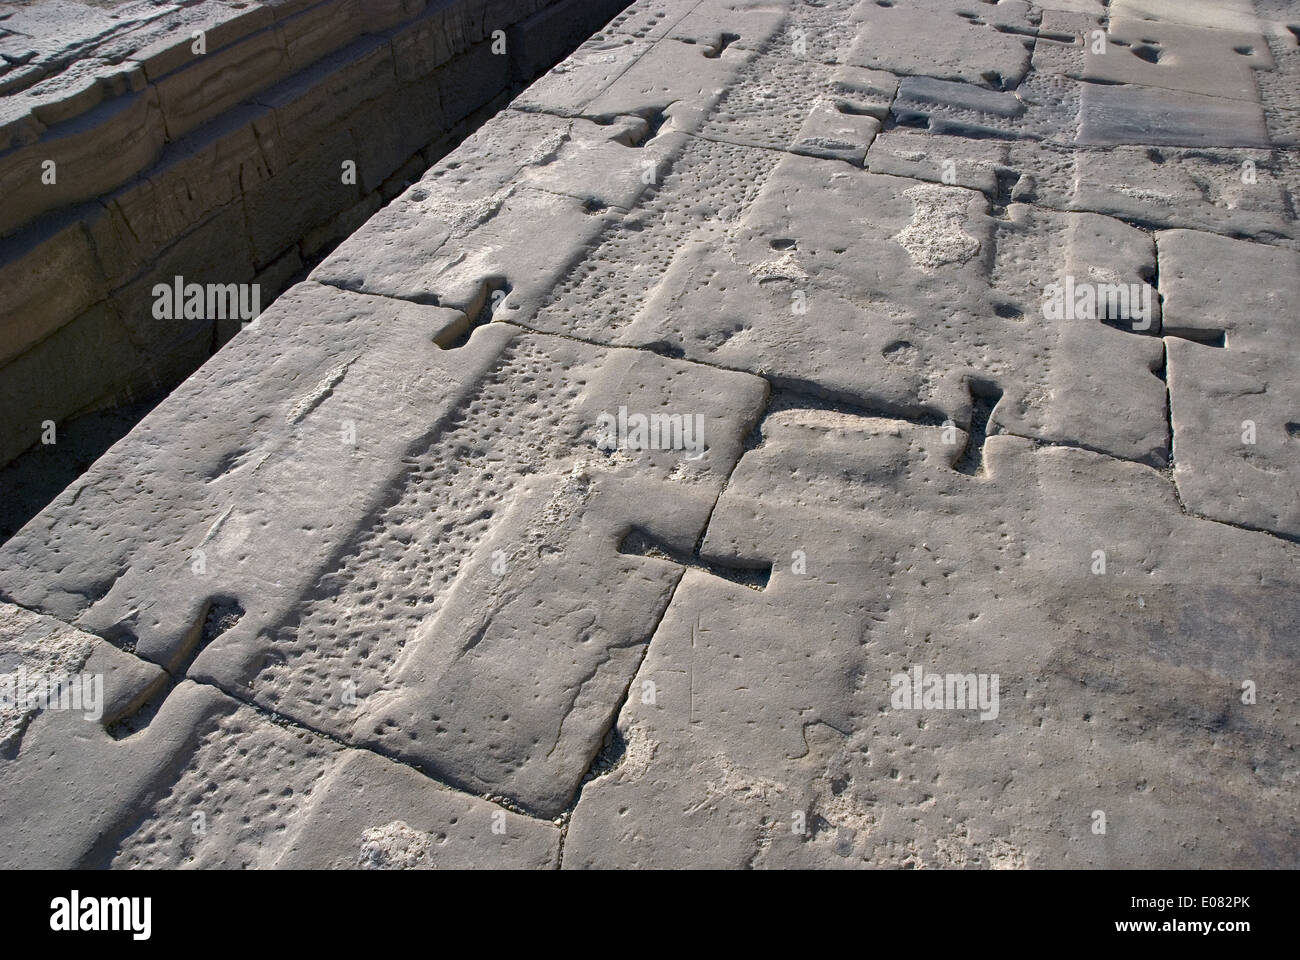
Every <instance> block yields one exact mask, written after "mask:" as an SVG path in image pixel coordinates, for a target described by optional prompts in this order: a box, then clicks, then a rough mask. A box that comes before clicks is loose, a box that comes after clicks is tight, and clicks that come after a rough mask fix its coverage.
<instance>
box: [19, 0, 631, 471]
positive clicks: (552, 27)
mask: <svg viewBox="0 0 1300 960" xmlns="http://www.w3.org/2000/svg"><path fill="white" fill-rule="evenodd" d="M622 5H624V3H623V0H602V2H601V3H597V4H592V3H585V4H575V3H572V2H570V3H566V4H563V5H561V4H558V3H553V2H551V0H530V2H528V3H505V2H492V0H448V2H445V3H439V4H434V5H432V6H426V4H425V3H424V2H423V0H382V2H368V3H366V4H364V5H363V4H359V3H357V2H356V0H318V2H312V3H307V2H299V0H294V2H288V3H285V2H269V3H252V4H246V3H236V4H230V3H223V2H219V0H203V2H201V3H197V4H189V5H188V6H186V7H183V8H182V7H175V6H171V5H165V4H154V3H146V2H140V3H127V4H121V3H118V4H116V5H114V6H112V9H111V12H105V11H103V10H101V9H99V7H98V6H89V7H88V6H85V5H83V4H79V3H72V2H62V0H37V2H34V3H32V4H24V5H23V6H22V7H20V8H16V9H17V12H14V11H8V10H6V11H5V13H4V23H5V26H4V27H3V28H0V33H2V36H0V51H2V52H0V193H3V194H4V196H5V199H6V202H5V204H4V209H3V211H0V234H5V235H7V236H5V237H4V246H5V247H6V250H5V252H4V254H2V255H0V256H3V257H4V260H5V261H6V266H7V268H10V269H12V271H13V272H15V273H19V274H24V275H27V276H29V277H37V278H39V277H41V276H45V275H46V274H47V272H48V270H49V269H50V263H51V262H55V261H59V262H63V261H66V259H67V257H68V255H69V254H70V251H69V250H68V249H66V248H60V250H57V251H54V250H50V249H46V248H44V247H43V244H45V242H46V241H47V240H48V239H49V237H50V236H51V235H52V234H54V233H57V232H58V231H60V230H63V229H64V228H66V227H67V226H68V225H69V224H73V226H74V229H76V228H78V227H77V224H76V223H74V221H79V224H80V225H79V229H80V230H82V231H84V232H86V233H88V234H89V235H90V238H91V242H92V245H93V248H94V259H95V261H97V262H93V263H88V264H87V265H86V266H85V267H84V269H81V270H79V271H78V276H76V277H73V278H71V279H70V280H69V282H68V283H67V285H66V289H63V290H59V291H58V292H50V293H47V294H46V301H47V302H46V303H45V304H44V305H43V306H42V309H40V310H39V311H36V312H33V311H32V310H31V309H30V307H31V304H30V303H29V302H28V297H27V294H26V293H25V291H26V290H27V288H28V286H29V285H30V284H29V282H28V281H15V282H13V283H12V284H10V285H7V286H6V288H5V290H4V293H3V294H0V326H3V327H5V328H12V332H13V334H14V335H13V337H12V338H10V339H9V340H8V342H6V344H5V345H4V346H3V347H0V363H3V362H4V361H6V360H8V359H10V358H13V357H17V356H19V355H20V354H21V353H22V352H23V351H24V350H26V349H28V348H31V347H33V346H34V345H35V344H37V343H39V342H41V341H42V340H44V339H46V338H48V337H49V336H50V335H51V334H53V333H54V332H55V331H57V330H59V329H60V328H62V327H65V326H68V325H71V324H73V323H74V322H76V321H77V319H78V317H79V316H80V315H81V314H82V313H84V312H85V311H86V309H87V308H88V307H90V306H91V305H92V304H93V303H97V302H99V301H100V300H103V299H104V297H105V296H107V295H109V294H111V295H112V297H113V300H114V302H115V304H116V306H117V308H118V310H119V311H120V312H121V313H122V314H123V315H124V317H125V318H126V320H127V326H128V328H129V329H130V330H131V332H132V335H133V337H135V338H136V339H135V341H134V342H133V343H132V344H130V345H129V346H133V347H139V348H140V349H141V350H142V351H143V353H144V354H145V355H146V356H147V357H148V358H149V359H148V361H147V362H148V364H149V370H148V371H147V372H146V373H145V374H144V379H145V380H146V381H148V382H151V383H153V384H156V385H158V389H165V388H169V387H171V386H173V385H174V384H175V383H176V382H178V380H179V379H181V378H183V377H184V376H185V375H187V374H188V373H190V372H191V371H192V370H193V369H194V368H195V367H196V366H197V365H198V364H199V363H201V362H202V361H203V360H205V359H206V358H207V357H208V356H209V355H210V354H211V352H212V351H213V350H214V349H215V348H216V347H218V346H220V344H221V343H223V342H224V341H225V339H226V338H228V336H229V335H230V333H231V332H232V330H231V328H230V325H229V324H228V323H227V322H226V318H221V317H203V318H194V319H201V320H203V321H205V322H204V323H201V324H196V325H195V328H197V327H198V326H202V327H205V328H206V329H208V330H213V329H215V330H216V332H217V336H216V338H215V339H214V338H212V337H209V339H208V342H207V343H206V345H203V346H202V347H201V346H200V344H199V343H198V334H197V330H196V329H187V330H185V331H183V333H184V335H183V336H176V335H174V333H175V331H173V330H171V329H167V330H166V331H164V335H163V336H161V337H160V338H159V339H150V338H149V337H148V335H147V333H146V335H145V336H141V334H142V333H143V332H146V331H148V330H149V328H150V324H149V323H148V320H147V318H145V317H137V316H136V313H137V305H138V302H139V299H140V291H141V290H144V291H146V292H147V291H148V290H150V289H152V287H153V285H154V284H155V283H157V282H159V281H160V280H161V281H164V282H166V281H170V280H171V279H172V278H173V276H174V275H186V276H190V277H191V278H192V279H195V280H197V279H198V278H197V277H196V276H195V275H197V274H205V276H204V277H203V278H202V281H203V282H213V283H220V284H232V283H235V284H246V283H248V282H249V280H250V278H251V277H252V276H253V273H254V271H255V272H256V273H258V274H259V275H261V274H265V273H266V270H267V269H268V268H269V267H270V265H271V264H272V263H285V262H289V261H292V260H293V259H294V258H295V257H296V258H298V259H299V260H300V261H302V260H306V261H313V260H318V259H320V257H321V256H322V255H323V254H324V253H325V252H326V251H327V248H328V246H330V245H332V244H333V243H336V242H337V241H338V240H340V239H342V238H343V236H345V235H346V234H347V233H349V232H352V230H354V229H355V228H356V227H357V226H358V225H359V220H361V219H364V217H363V216H362V214H363V213H364V214H365V215H367V216H368V215H369V214H372V213H374V212H375V210H376V209H377V205H378V203H379V201H380V200H381V198H382V199H391V197H392V196H393V195H395V193H397V192H399V191H398V190H394V189H392V185H391V184H390V183H389V181H390V180H391V179H392V178H393V177H394V176H397V175H398V174H399V173H402V171H407V173H406V174H405V175H404V176H405V179H406V182H407V183H409V181H410V179H413V178H414V177H413V176H411V174H418V172H420V171H421V170H423V169H424V168H425V167H426V166H427V164H428V162H429V159H428V158H430V157H432V158H436V157H438V156H441V155H442V154H443V153H445V152H446V150H447V149H449V148H450V147H451V146H454V145H455V143H456V142H457V141H458V140H460V139H463V138H464V136H465V134H466V132H467V131H468V130H469V129H472V127H473V125H475V124H477V123H479V122H481V121H482V119H484V118H485V114H483V113H482V112H483V111H484V110H488V111H489V112H490V111H491V110H495V109H496V108H497V107H499V106H501V105H503V104H504V103H505V101H506V100H507V99H508V95H509V93H510V92H512V91H514V90H517V89H518V88H519V86H520V85H522V84H524V83H526V82H527V81H528V80H529V79H531V78H532V76H534V75H535V73H536V72H537V71H538V70H541V69H544V67H545V66H546V65H547V64H549V63H551V62H554V60H555V59H557V58H559V57H561V56H563V54H564V53H565V52H566V51H567V50H569V49H571V48H572V46H573V45H575V44H576V43H578V42H579V40H580V39H581V36H579V34H581V35H583V36H585V35H586V34H587V33H588V32H590V31H591V30H592V29H594V28H595V27H597V26H599V25H600V24H601V23H603V22H604V21H605V20H607V19H609V18H610V17H611V16H612V15H613V14H614V13H615V12H617V10H618V8H619V7H621V6H622ZM544 13H546V14H548V15H546V16H543V15H542V14H544ZM497 38H500V41H501V45H500V46H498V43H497ZM11 68H13V69H11ZM413 162H415V163H417V166H418V169H415V170H410V169H409V168H410V165H411V164H412V163H413ZM385 185H388V189H387V193H386V194H383V195H381V193H380V191H381V188H384V187H385ZM403 185H405V184H403ZM196 235H199V236H202V237H205V238H212V237H214V236H216V235H220V236H219V237H218V238H217V239H215V240H214V239H204V240H202V241H199V242H196V240H195V237H196ZM64 239H65V240H66V239H67V238H66V237H65V238H64ZM64 246H65V247H66V244H65V245H64ZM250 250H251V253H250V252H249V251H250ZM52 257H53V258H54V259H53V260H52V259H51V258H52ZM60 258H62V260H60ZM83 259H84V258H83ZM214 260H215V261H217V262H218V263H220V264H227V265H228V266H226V267H223V268H222V269H220V270H219V271H218V275H217V276H214V277H209V276H206V275H207V274H208V273H209V271H210V269H211V266H212V264H213V262H214ZM103 282H106V284H107V287H108V290H106V291H105V290H101V289H100V286H101V283H103ZM88 285H89V286H91V287H93V288H94V295H93V298H92V299H90V300H87V299H86V295H85V293H84V289H83V288H85V287H86V286H88ZM11 291H13V292H14V293H15V294H16V296H14V297H13V299H12V300H10V297H9V296H5V294H10V292H11ZM279 292H280V290H279V288H275V289H266V290H264V291H262V293H263V294H264V297H263V302H264V303H265V302H269V300H270V299H271V298H272V297H273V296H274V295H275V294H277V293H279ZM244 319H248V318H244ZM65 339H66V338H65ZM122 346H124V347H125V346H128V345H127V344H124V345H122ZM138 380H139V377H138V376H137V373H136V371H134V369H125V368H124V369H122V370H121V372H120V374H118V375H115V374H114V373H112V372H111V369H110V370H109V371H105V375H104V376H103V377H101V378H100V386H101V387H102V389H100V390H99V393H98V395H97V396H95V397H93V398H91V399H92V400H93V401H95V402H109V401H111V400H112V399H113V398H115V397H119V396H122V395H131V394H132V393H133V392H134V390H135V389H136V384H137V382H138ZM83 387H84V384H75V385H73V386H72V387H70V388H69V389H68V390H67V391H66V392H65V394H64V396H62V397H61V398H59V397H57V396H56V395H55V394H54V392H51V395H50V396H49V397H48V398H47V399H46V402H45V403H44V404H43V405H44V406H45V408H46V409H47V411H48V414H49V416H50V417H51V418H52V419H53V420H55V421H56V422H58V423H63V422H64V421H65V420H66V419H67V418H68V417H69V416H72V415H75V414H77V413H78V412H79V411H80V410H81V409H82V408H83V407H84V406H85V404H86V402H87V401H86V398H85V397H84V389H83ZM5 389H10V388H9V387H6V388H5ZM6 432H7V434H8V435H6V436H5V437H4V438H3V440H0V448H2V449H3V450H4V451H5V456H6V458H8V457H12V456H13V455H14V454H15V453H17V452H19V451H21V450H22V449H23V445H24V443H30V439H31V437H30V434H29V433H28V432H27V431H26V430H14V431H6ZM20 441H21V442H20Z"/></svg>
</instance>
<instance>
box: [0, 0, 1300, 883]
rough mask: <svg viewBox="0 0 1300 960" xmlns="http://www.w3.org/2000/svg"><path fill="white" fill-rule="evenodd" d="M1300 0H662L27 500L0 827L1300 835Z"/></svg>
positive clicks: (492, 838)
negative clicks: (35, 507)
mask: <svg viewBox="0 0 1300 960" xmlns="http://www.w3.org/2000/svg"><path fill="white" fill-rule="evenodd" d="M1288 17H1290V14H1289V13H1288V12H1287V11H1286V10H1285V9H1283V5H1281V4H1280V3H1278V2H1275V0H1259V2H1258V3H1257V4H1254V5H1252V4H1251V3H1249V2H1248V0H1233V2H1231V3H1222V4H1214V3H1208V2H1207V3H1199V2H1198V3H1190V2H1189V3H1183V4H1176V3H1166V2H1164V0H1115V2H1113V3H1111V4H1109V5H1107V4H1104V3H1101V2H1099V0H1048V2H1044V3H1041V4H1034V3H1028V2H1023V0H1000V2H997V3H991V2H987V3H980V4H961V3H957V2H955V0H953V2H949V0H924V2H919V0H918V2H913V3H905V2H902V0H898V2H895V3H886V2H877V0H817V2H805V0H656V2H651V0H638V2H636V3H633V4H632V5H631V6H630V7H628V9H627V10H626V11H625V12H623V13H622V14H620V15H619V16H617V17H615V18H614V19H613V20H612V21H611V22H610V23H609V25H608V26H607V27H606V28H605V29H604V30H602V31H601V32H600V33H599V34H597V35H596V36H594V37H592V38H591V39H590V40H588V41H587V42H586V43H585V44H583V45H582V46H581V47H580V48H579V49H578V50H577V51H576V52H574V54H573V55H572V56H571V57H569V58H568V59H567V60H566V61H564V62H563V63H562V64H560V65H559V66H558V67H556V68H555V69H554V70H553V71H551V72H550V73H549V74H547V75H546V76H545V77H543V78H542V79H541V80H539V81H538V82H537V83H535V84H533V85H532V86H531V87H530V88H529V89H527V90H525V91H524V92H523V93H522V94H521V95H520V96H519V97H518V98H517V99H516V100H515V101H514V102H513V103H512V104H511V105H510V107H508V108H507V109H504V110H502V111H501V112H500V113H499V114H497V115H496V116H495V117H494V118H493V119H492V120H490V121H489V122H487V123H486V124H484V125H483V127H482V128H481V129H480V130H479V131H478V132H477V133H476V134H475V135H473V136H472V137H470V138H468V139H467V140H466V141H465V142H464V143H463V144H462V145H461V146H460V147H459V148H458V149H457V150H455V151H454V152H453V153H451V154H450V155H448V156H447V157H446V158H445V159H444V160H442V161H440V162H439V163H437V164H435V165H434V166H433V167H432V168H431V169H429V170H428V171H427V172H424V173H423V175H422V176H419V178H418V180H416V182H414V183H413V184H412V186H411V187H410V188H409V189H408V190H406V191H405V192H404V193H402V194H401V195H400V196H399V197H397V198H396V199H395V200H394V202H393V203H391V204H390V205H388V206H387V207H385V208H384V209H382V210H379V211H378V212H377V213H375V214H374V215H373V216H372V217H370V219H369V221H368V222H367V223H365V225H364V226H363V227H361V228H360V229H359V230H357V231H356V232H355V233H354V234H353V235H352V236H351V237H350V238H349V239H348V240H347V241H345V242H344V243H343V244H342V245H341V246H340V247H339V248H338V249H337V250H335V251H334V252H333V253H332V254H331V255H329V256H328V257H326V258H325V260H324V261H323V262H322V263H321V264H320V265H319V266H318V267H316V268H315V270H314V271H313V272H312V273H311V275H310V278H309V279H308V280H307V281H304V282H302V283H300V284H298V285H297V286H295V287H294V288H293V289H292V290H291V291H290V293H288V294H287V295H286V296H285V297H283V298H281V299H280V300H279V301H277V303H276V304H275V305H274V306H273V307H272V308H271V309H269V310H268V311H266V312H265V313H264V314H263V316H262V317H261V318H260V319H259V320H258V321H257V322H256V323H255V324H252V325H250V326H249V327H248V328H247V329H244V330H243V331H242V332H240V333H239V334H238V335H237V336H236V337H235V338H234V340H233V341H232V343H231V344H230V346H229V347H227V348H225V349H223V350H222V351H221V352H220V353H219V354H217V355H216V356H215V357H214V358H213V360H212V361H211V362H209V363H208V364H206V365H205V366H204V367H203V368H202V369H200V370H199V372H198V373H197V374H195V375H194V376H193V377H191V378H190V379H189V380H188V381H187V382H186V383H185V384H183V385H182V386H181V387H180V388H179V389H178V390H177V391H176V392H175V393H173V394H172V395H171V396H170V397H169V398H168V399H167V400H166V401H165V402H164V403H163V404H162V405H161V406H159V407H158V408H157V409H156V410H155V411H154V413H153V414H152V415H150V416H149V417H148V418H147V419H146V420H145V421H144V422H143V423H142V424H141V425H140V426H139V427H138V428H137V429H136V430H135V431H134V432H133V433H132V434H131V435H130V436H129V437H127V439H126V440H124V441H123V442H122V443H120V444H118V445H117V446H116V447H114V448H113V449H112V450H110V451H109V452H108V453H107V454H106V455H105V456H104V457H103V458H102V459H101V460H100V461H99V462H97V463H96V464H95V465H94V466H93V467H92V468H91V469H90V470H89V471H88V472H87V473H86V474H85V475H84V476H82V477H81V478H80V479H78V480H77V481H76V482H75V483H73V484H72V486H71V487H69V488H68V490H67V491H65V493H64V494H63V495H62V496H60V498H59V499H58V500H56V501H55V502H54V503H53V504H51V506H50V507H49V508H48V509H47V510H45V511H44V512H43V513H42V514H40V515H39V516H37V517H36V518H35V519H34V520H33V521H32V522H31V523H29V524H28V525H27V526H26V527H25V528H24V529H23V530H22V531H20V532H19V533H18V534H17V535H16V536H14V537H13V538H12V539H11V540H9V541H8V542H7V543H5V544H4V545H2V546H0V600H2V601H4V603H5V606H4V607H3V609H2V610H0V654H3V655H4V656H7V657H9V658H10V659H11V660H12V661H13V662H12V663H0V670H9V669H11V668H12V669H17V668H18V667H19V666H24V667H25V668H30V667H31V666H32V665H33V664H34V665H41V664H44V665H45V666H46V667H48V668H49V669H56V668H57V669H58V670H67V671H83V672H84V671H90V672H92V673H93V672H95V671H99V672H101V673H103V675H104V680H105V703H106V704H107V705H108V709H106V710H105V712H104V714H103V716H102V717H101V718H100V719H99V720H98V721H96V722H90V723H88V722H87V720H86V719H85V718H84V717H82V716H80V715H79V714H75V713H72V712H69V711H65V710H58V709H32V710H28V709H25V708H24V709H23V710H22V711H10V712H8V713H4V714H3V715H0V719H3V720H4V721H5V722H6V723H7V724H8V726H7V727H5V728H4V729H9V728H10V727H12V728H13V731H14V732H11V733H10V734H9V735H8V739H7V740H6V741H5V742H4V745H3V749H4V751H5V752H4V753H3V754H2V755H0V764H3V765H4V771H3V772H4V776H3V777H0V804H3V806H4V810H5V818H4V820H3V821H0V856H2V857H3V859H4V862H6V863H17V862H24V863H44V864H48V865H51V866H63V865H82V866H114V867H122V868H130V867H159V866H191V867H309V868H346V869H355V868H361V869H424V868H438V867H481V866H495V867H518V868H554V867H559V866H565V867H577V868H582V867H610V866H616V867H673V866H686V867H705V866H712V867H737V868H741V867H840V866H898V867H971V868H1027V867H1028V868H1034V867H1039V868H1042V867H1136V866H1146V867H1150V866H1156V867H1229V866H1246V867H1250V866H1253V867H1259V866H1269V867H1295V866H1296V865H1297V850H1300V843H1298V842H1297V839H1298V838H1297V832H1296V826H1295V824H1296V801H1295V796H1296V793H1295V787H1296V782H1295V781H1296V772H1295V766H1294V762H1293V757H1294V753H1295V749H1296V743H1295V740H1296V736H1295V724H1294V722H1293V718H1294V716H1295V712H1296V709H1297V706H1298V704H1297V700H1296V693H1295V690H1296V689H1297V687H1298V685H1300V667H1298V666H1297V663H1298V660H1300V649H1297V646H1296V638H1297V636H1300V604H1298V603H1297V600H1296V595H1297V585H1300V501H1298V500H1297V489H1300V472H1298V468H1297V464H1298V463H1300V453H1298V452H1300V393H1297V389H1296V386H1295V384H1296V383H1298V382H1300V369H1297V365H1296V362H1295V360H1294V356H1293V354H1294V344H1295V335H1294V334H1295V332H1296V331H1295V327H1296V322H1297V321H1296V319H1295V303H1296V301H1297V299H1300V289H1298V288H1297V282H1298V281H1297V278H1300V261H1298V260H1297V252H1296V251H1297V234H1296V221H1295V210H1296V208H1297V201H1298V200H1300V196H1298V193H1297V191H1300V175H1298V174H1297V170H1300V166H1298V165H1297V159H1296V155H1295V139H1294V134H1295V131H1296V130H1297V129H1298V128H1297V127H1296V119H1295V118H1296V115H1297V108H1298V107H1300V102H1298V101H1297V99H1296V93H1295V86H1294V84H1295V78H1296V76H1297V75H1300V53H1297V40H1298V38H1297V37H1296V36H1295V33H1294V31H1292V30H1290V29H1287V28H1286V27H1285V24H1287V23H1294V22H1295V20H1294V17H1290V19H1288ZM1094 31H1095V32H1096V33H1097V34H1099V35H1100V37H1101V38H1102V40H1104V45H1103V44H1101V43H1100V41H1098V39H1097V36H1096V35H1094ZM310 36H311V34H310V33H309V32H308V33H306V34H304V36H303V38H302V42H303V43H309V42H310ZM1102 49H1104V51H1105V52H1100V51H1101V50H1102ZM390 53H391V55H392V56H393V57H394V58H396V59H395V63H396V64H398V66H397V67H396V69H399V70H400V69H402V67H401V63H402V62H403V59H402V58H403V57H404V56H407V55H409V54H410V51H409V50H407V48H406V47H404V46H402V45H401V44H397V45H396V46H394V47H392V48H391V49H390ZM284 55H285V56H292V52H291V49H290V48H285V51H284ZM302 55H303V56H307V55H308V54H307V52H305V48H304V52H303V53H302ZM387 55H388V54H382V56H387ZM376 56H381V54H376ZM192 107H193V109H195V110H199V111H201V110H202V109H203V104H202V102H199V101H195V102H193V103H192ZM327 107H328V104H325V103H322V104H321V109H322V110H324V109H327ZM178 115H179V114H178ZM322 123H324V125H325V127H328V123H325V121H324V118H322ZM270 226H274V224H271V225H270ZM81 239H84V238H81ZM62 242H63V246H62V247H61V249H62V250H63V254H62V255H61V256H62V257H63V260H62V261H61V262H66V263H75V262H77V258H78V257H79V256H83V255H84V254H85V252H86V250H85V249H83V246H82V245H79V240H78V237H77V236H76V235H69V236H67V237H65V238H63V241H62ZM86 249H88V248H86ZM73 272H74V273H75V271H73ZM23 290H24V291H26V293H24V296H25V297H26V299H24V300H23V303H24V304H25V305H26V306H25V309H27V310H28V311H29V312H30V311H34V310H38V307H39V295H38V294H39V290H38V289H37V287H35V286H29V287H24V288H23ZM60 296H64V297H67V298H70V299H72V300H77V301H78V302H80V301H85V303H86V304H93V303H94V302H95V301H96V296H97V292H96V290H94V289H91V288H88V287H86V286H85V285H84V284H83V285H77V284H69V285H68V287H67V288H66V289H65V290H63V291H62V292H61V293H60ZM0 329H3V328H0ZM935 677H937V678H938V682H937V685H936V684H935V683H934V678H935ZM899 678H902V679H901V680H900V679H899ZM0 736H4V734H3V731H0ZM106 771H111V772H112V776H111V778H108V777H107V776H106V775H105V774H106ZM108 779H111V781H112V788H111V789H110V788H109V786H108V785H107V783H106V781H107V780H108ZM54 784H71V785H72V787H71V789H64V790H61V791H56V790H52V789H51V785H54ZM51 794H54V796H52V797H51ZM1224 810H1230V811H1231V812H1232V815H1231V816H1224V814H1223V811H1224ZM1098 815H1100V822H1102V823H1103V824H1104V827H1103V829H1100V830H1099V829H1097V827H1098V823H1099V816H1098ZM64 825H71V826H70V827H69V828H68V829H63V828H62V827H63V826H64Z"/></svg>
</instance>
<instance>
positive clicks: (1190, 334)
mask: <svg viewBox="0 0 1300 960" xmlns="http://www.w3.org/2000/svg"><path fill="white" fill-rule="evenodd" d="M1157 242H1158V244H1159V247H1160V263H1161V277H1160V287H1161V293H1162V296H1163V298H1164V302H1165V311H1166V316H1167V317H1168V318H1169V319H1168V322H1167V323H1166V325H1165V328H1164V332H1165V334H1166V335H1167V336H1166V342H1167V345H1168V350H1169V397H1170V406H1171V414H1172V423H1173V432H1174V481H1175V482H1176V483H1177V484H1178V490H1179V494H1180V495H1181V496H1182V498H1183V502H1184V503H1185V504H1186V505H1187V508H1188V509H1189V510H1191V511H1192V512H1194V513H1196V514H1198V515H1201V516H1206V517H1211V518H1213V519H1215V520H1222V521H1224V522H1225V523H1235V524H1239V525H1241V526H1245V527H1250V528H1254V529H1259V530H1270V531H1273V532H1275V533H1279V534H1282V535H1284V536H1288V537H1292V538H1300V369H1297V364H1296V358H1295V356H1294V353H1293V351H1292V350H1291V344H1292V343H1293V342H1294V341H1295V337H1296V334H1297V332H1298V329H1297V328H1298V327H1300V320H1298V319H1297V316H1296V310H1295V304H1296V303H1297V301H1298V300H1300V255H1297V254H1295V253H1292V252H1291V251H1289V250H1282V249H1277V248H1273V247H1268V246H1264V245H1262V244H1256V243H1245V242H1242V241H1239V240H1228V239H1226V238H1223V237H1217V236H1214V235H1212V234H1205V233H1198V232H1196V231H1191V230H1169V231H1164V232H1162V233H1160V234H1158V235H1157ZM1175 338H1179V339H1175ZM1189 341H1190V342H1189ZM1196 341H1200V342H1196Z"/></svg>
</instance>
